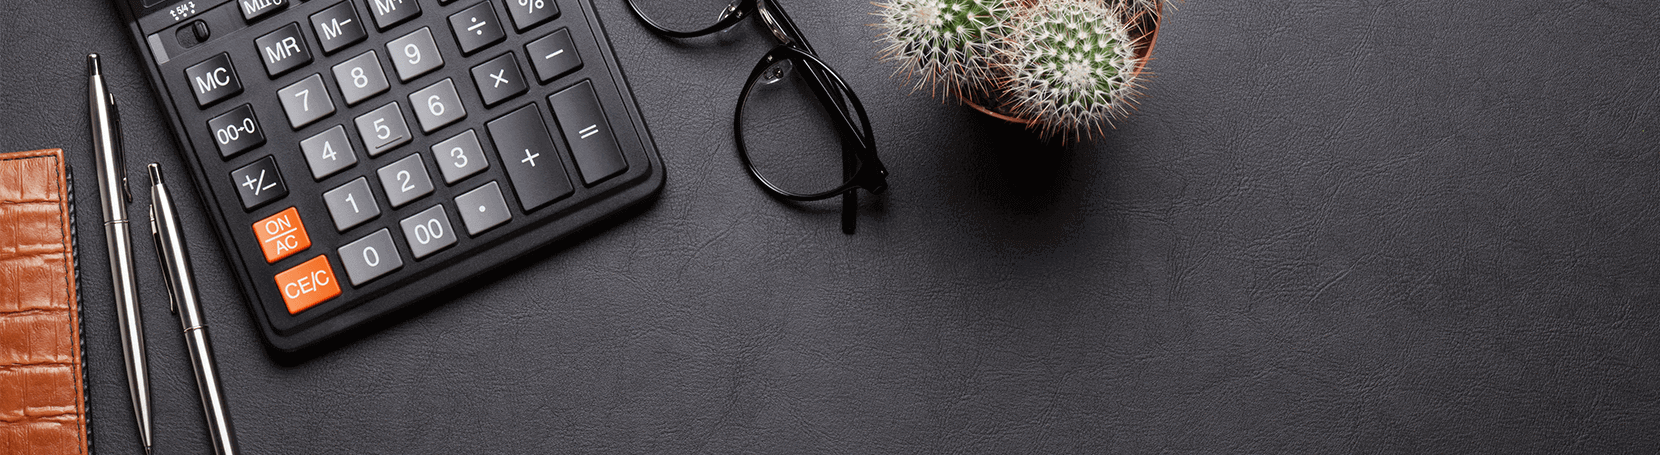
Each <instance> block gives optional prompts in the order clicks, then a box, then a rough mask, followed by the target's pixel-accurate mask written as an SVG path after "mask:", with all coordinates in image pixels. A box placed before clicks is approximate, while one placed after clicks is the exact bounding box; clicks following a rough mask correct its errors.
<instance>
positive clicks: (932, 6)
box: [877, 0, 1010, 94]
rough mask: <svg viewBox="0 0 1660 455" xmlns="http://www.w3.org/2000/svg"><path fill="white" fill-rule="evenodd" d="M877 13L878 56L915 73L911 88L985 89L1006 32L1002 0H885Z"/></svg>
mask: <svg viewBox="0 0 1660 455" xmlns="http://www.w3.org/2000/svg"><path fill="white" fill-rule="evenodd" d="M878 6H880V7H881V11H880V12H878V13H877V15H879V16H882V19H883V20H882V23H881V24H878V26H879V27H881V28H882V38H881V39H882V41H883V42H884V43H885V44H886V47H885V48H884V49H883V50H882V58H883V60H887V61H890V62H896V63H898V64H899V69H898V71H897V72H898V73H905V74H906V75H907V77H908V78H909V77H915V85H913V86H912V89H913V90H919V89H922V88H923V87H927V88H928V89H929V91H930V92H932V91H934V90H942V91H944V92H945V93H947V94H952V93H957V94H960V93H965V92H975V91H984V90H988V89H990V88H991V87H992V83H993V81H994V80H995V78H994V76H993V74H992V72H991V71H992V62H991V60H990V59H991V58H993V57H994V56H995V54H996V50H997V48H998V47H1000V45H1001V43H1002V40H1003V39H1004V37H1005V36H1006V35H1007V34H1008V31H1007V22H1008V19H1009V16H1010V10H1009V8H1007V7H1005V6H1003V1H1002V0H890V1H888V2H885V3H881V4H878Z"/></svg>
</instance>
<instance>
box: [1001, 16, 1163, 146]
mask: <svg viewBox="0 0 1660 455" xmlns="http://www.w3.org/2000/svg"><path fill="white" fill-rule="evenodd" d="M1113 3H1114V4H1115V6H1112V7H1109V6H1107V5H1106V4H1104V3H1102V2H1100V1H1096V0H1048V1H1044V2H1041V3H1039V4H1038V5H1034V6H1033V7H1031V8H1024V9H1022V10H1021V11H1020V12H1019V13H1018V14H1017V15H1016V16H1015V17H1014V18H1013V19H1012V22H1011V26H1012V32H1011V33H1010V35H1009V45H1008V46H1005V47H1003V48H1002V52H1003V55H1002V56H1001V57H1000V58H999V59H998V62H999V63H998V64H999V65H1002V66H1001V68H1000V69H1001V70H1002V71H1001V73H1002V76H1001V77H1002V80H1001V81H1000V82H1001V85H1002V88H1003V90H1004V93H1005V94H1006V95H1007V96H1008V100H1009V109H1010V110H1011V111H1012V113H1013V114H1015V116H1017V117H1020V118H1024V119H1028V120H1030V121H1031V122H1032V127H1033V128H1036V129H1038V130H1040V131H1041V132H1042V133H1043V134H1044V135H1046V136H1054V135H1056V134H1057V133H1059V134H1062V135H1065V136H1068V137H1085V136H1091V135H1093V132H1096V131H1100V130H1101V129H1102V127H1103V126H1105V124H1107V123H1109V122H1110V121H1111V120H1112V119H1114V118H1118V117H1122V116H1124V115H1126V114H1127V113H1128V112H1129V108H1130V104H1131V103H1132V102H1133V97H1134V96H1136V94H1137V85H1136V84H1137V80H1136V79H1137V73H1136V65H1137V63H1138V62H1137V59H1136V55H1135V52H1136V43H1135V42H1133V41H1132V40H1131V39H1130V36H1129V29H1128V27H1126V26H1125V24H1124V23H1123V19H1122V17H1123V15H1122V14H1121V11H1122V10H1120V9H1118V8H1125V7H1127V6H1129V5H1126V4H1125V3H1119V2H1113ZM1126 3H1137V1H1136V0H1131V1H1129V2H1126ZM1129 7H1133V6H1129Z"/></svg>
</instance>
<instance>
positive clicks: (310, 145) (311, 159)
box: [300, 125, 357, 180]
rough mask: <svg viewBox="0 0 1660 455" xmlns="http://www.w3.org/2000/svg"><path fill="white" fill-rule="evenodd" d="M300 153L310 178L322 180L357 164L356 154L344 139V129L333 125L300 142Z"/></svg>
mask: <svg viewBox="0 0 1660 455" xmlns="http://www.w3.org/2000/svg"><path fill="white" fill-rule="evenodd" d="M300 153H302V154H305V162H306V164H307V165H310V167H311V178H312V179H313V180H322V179H324V178H326V177H328V176H331V175H334V174H335V173H337V172H340V171H344V170H346V168H350V167H352V165H355V164H357V152H356V151H355V150H353V149H352V141H350V140H348V139H346V127H344V126H340V125H335V126H334V127H333V128H329V129H328V130H326V131H323V132H321V133H317V135H316V136H312V137H310V138H307V139H306V140H304V141H300Z"/></svg>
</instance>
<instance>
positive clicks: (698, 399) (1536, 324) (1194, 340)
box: [0, 0, 1660, 455]
mask: <svg viewBox="0 0 1660 455" xmlns="http://www.w3.org/2000/svg"><path fill="white" fill-rule="evenodd" d="M311 1H326V0H311ZM492 1H494V0H492ZM781 1H782V2H783V3H784V4H785V6H786V7H787V8H788V10H789V13H790V14H791V16H793V17H794V18H795V19H796V22H797V23H798V24H799V25H800V26H801V28H802V29H803V30H804V32H805V33H807V35H808V37H809V38H811V40H812V42H813V45H814V46H815V47H817V48H818V49H819V51H820V53H821V54H822V55H823V58H824V60H825V61H826V62H827V63H829V64H830V65H831V66H832V67H834V68H835V69H836V70H837V71H838V72H839V73H840V74H842V75H843V76H844V77H845V78H846V79H847V82H848V84H849V85H850V86H851V87H853V88H854V89H855V90H857V93H858V95H859V96H860V97H861V99H863V101H864V103H865V105H866V108H867V109H868V111H869V112H870V115H871V117H872V119H873V121H874V123H875V135H876V138H877V143H878V145H879V146H880V152H879V153H881V157H882V159H883V161H884V162H885V163H886V164H887V166H888V169H889V170H890V171H891V172H892V175H891V176H890V178H889V184H890V188H889V189H888V191H887V192H886V193H884V194H882V195H879V196H875V197H872V196H869V195H861V197H860V203H861V208H860V214H859V215H860V218H859V233H858V234H857V235H853V236H846V235H843V234H841V232H840V229H839V216H840V213H839V208H840V207H839V206H838V203H837V202H836V201H826V202H825V203H822V204H788V203H783V202H780V201H778V200H776V199H773V198H770V197H768V196H766V195H765V194H764V193H763V192H761V191H760V190H759V189H758V188H757V187H756V185H755V183H754V182H752V181H750V180H749V179H748V178H747V176H746V175H745V174H744V171H743V168H742V166H741V165H740V164H739V162H738V158H737V156H736V151H735V147H734V145H733V138H732V132H731V125H732V113H733V104H734V103H735V101H736V98H737V94H738V92H739V90H740V89H741V88H742V84H743V78H744V76H745V75H747V74H748V72H749V71H750V69H751V68H752V67H753V65H754V64H755V61H756V59H758V58H759V57H760V56H761V55H762V54H763V53H765V52H766V50H767V49H769V48H770V47H771V43H770V42H769V41H768V39H767V36H768V35H767V33H766V31H765V30H764V27H763V26H761V25H760V23H759V22H757V21H756V20H754V19H747V20H745V21H744V22H743V23H741V24H740V25H739V26H737V27H735V28H733V29H732V30H730V31H727V32H724V33H722V34H720V35H718V36H714V37H710V38H705V39H696V40H670V39H663V38H660V37H657V36H653V35H651V34H648V33H646V32H645V31H644V29H643V28H642V27H641V26H640V25H639V24H638V23H636V22H635V21H634V20H633V19H632V18H631V17H630V16H629V15H628V13H627V11H626V10H625V9H624V8H625V7H624V5H623V3H622V1H621V0H599V1H598V4H599V10H600V14H601V18H602V19H603V20H604V21H605V22H606V24H607V26H608V27H610V28H611V33H612V36H613V38H614V40H615V47H616V49H617V51H618V54H619V56H620V59H621V62H622V65H623V69H624V70H625V71H626V73H627V74H628V76H629V77H630V78H631V82H632V83H633V87H634V91H635V94H636V96H637V97H638V98H639V100H640V103H641V110H642V111H643V112H644V115H645V118H646V122H647V124H648V125H649V126H650V127H651V129H652V131H653V133H654V135H655V138H656V140H657V142H658V144H659V145H660V147H661V149H662V154H663V159H664V161H665V164H666V168H667V169H666V170H667V175H668V180H667V184H666V186H665V188H664V191H663V194H662V197H661V198H660V199H659V200H658V201H657V202H656V203H655V204H654V205H652V206H650V207H648V208H645V209H643V210H641V211H640V212H639V213H637V214H634V215H633V216H630V217H627V218H625V219H622V220H619V221H617V222H615V223H610V226H609V227H607V228H606V229H603V230H599V231H595V232H592V233H589V234H587V235H584V236H581V238H579V239H577V240H576V241H572V242H567V243H565V244H562V245H560V246H558V247H555V248H550V249H547V250H545V251H541V252H538V253H536V254H534V255H533V257H532V258H530V259H527V260H524V261H520V262H518V263H514V264H512V265H510V266H509V267H507V268H506V269H503V270H502V271H501V272H500V273H495V274H492V277H491V278H489V279H486V280H482V281H481V282H479V283H478V284H477V288H475V289H473V290H471V291H470V292H464V293H457V294H455V295H453V296H450V298H446V299H442V302H441V304H439V305H437V306H434V307H433V308H431V309H430V310H427V311H425V312H422V313H420V314H417V315H415V316H413V317H411V318H409V319H408V320H405V321H403V322H401V323H398V324H396V325H393V326H391V327H389V328H387V329H385V330H382V331H380V332H377V333H374V334H372V335H369V336H367V337H365V338H363V339H360V340H357V341H355V342H353V343H351V344H349V345H346V346H343V347H341V348H340V349H337V350H335V351H333V352H330V353H328V354H325V355H323V356H321V357H318V358H315V359H312V360H310V361H307V362H304V363H300V364H297V365H285V364H281V363H277V362H275V361H273V360H272V359H271V358H270V357H269V356H267V355H266V354H265V352H264V351H263V349H262V348H261V346H260V342H259V340H258V335H257V332H256V330H255V328H254V326H253V323H252V321H251V320H250V317H249V315H248V309H247V308H246V304H245V302H244V300H243V297H242V296H241V295H239V294H238V291H236V290H235V287H234V286H233V285H232V282H231V281H230V280H231V277H230V275H229V274H228V273H226V272H225V270H226V267H227V263H226V262H225V260H224V258H223V255H222V251H223V250H222V249H221V248H220V246H219V245H218V244H217V243H216V240H214V239H213V235H212V234H211V232H210V231H209V229H208V225H207V222H206V220H205V218H204V217H203V216H202V208H201V204H200V203H199V202H198V201H197V200H196V199H195V198H192V197H187V196H185V197H179V198H178V199H179V211H180V213H181V216H182V218H183V220H184V222H185V223H184V228H185V231H186V234H187V236H188V238H189V239H190V241H191V245H190V251H191V253H192V255H193V256H192V259H193V260H194V261H195V262H194V264H195V268H196V272H197V274H198V279H199V280H198V284H199V286H200V291H201V294H202V298H203V300H204V305H205V309H204V311H205V315H206V318H207V322H208V324H209V325H210V326H211V327H212V330H213V341H214V347H215V349H216V351H217V352H216V354H218V359H219V362H220V364H219V366H220V371H221V373H222V374H223V376H224V381H225V392H226V395H227V401H228V402H229V403H230V411H231V413H232V414H233V416H234V418H235V419H236V428H237V431H238V434H237V436H238V437H239V442H240V443H241V444H242V448H243V449H244V450H245V451H246V452H247V453H262V454H264V453H270V454H358V453H374V454H428V453H431V454H448V453H615V452H621V453H956V452H963V453H1562V452H1568V453H1649V452H1653V451H1654V450H1655V448H1656V447H1660V432H1657V431H1654V430H1655V429H1656V428H1660V261H1656V258H1660V240H1657V239H1660V234H1657V233H1660V202H1657V201H1660V148H1657V146H1656V144H1660V137H1657V136H1660V108H1657V106H1660V83H1657V82H1656V79H1655V78H1654V77H1653V75H1655V74H1660V53H1656V52H1655V49H1660V33H1655V24H1660V8H1654V7H1653V5H1652V4H1651V3H1648V2H1643V1H1635V0H1613V1H1604V2H1555V3H1551V2H1515V1H1501V0H1477V1H1460V2H1422V1H1405V0H1368V1H1356V2H1331V1H1312V0H1288V1H1262V0H1226V1H1224V0H1191V1H1187V2H1183V3H1177V4H1176V5H1175V6H1176V9H1175V10H1174V11H1172V12H1170V14H1169V17H1168V18H1166V22H1165V24H1164V25H1163V27H1162V30H1161V32H1160V35H1159V42H1158V49H1157V51H1156V52H1155V54H1154V57H1155V59H1156V60H1154V61H1153V63H1152V65H1151V66H1150V70H1151V71H1153V72H1154V73H1155V79H1153V80H1152V81H1151V82H1150V84H1149V85H1148V87H1147V89H1146V93H1147V96H1146V98H1144V99H1143V100H1142V102H1141V107H1140V109H1139V111H1138V112H1136V113H1135V114H1134V115H1132V116H1130V117H1129V118H1127V119H1124V120H1122V121H1119V122H1117V123H1116V128H1115V129H1113V130H1110V132H1109V134H1108V135H1106V136H1105V137H1102V138H1099V139H1097V140H1095V141H1093V142H1090V143H1077V144H1070V145H1062V144H1048V145H1046V144H1043V143H1041V142H1039V141H1037V140H1036V139H1034V138H1033V136H1032V135H1031V134H1028V133H1026V132H1024V131H1023V130H1021V129H1019V128H1016V127H1013V126H1010V125H1007V124H1004V123H1000V122H998V121H995V120H991V119H989V118H987V117H985V116H983V115H980V114H977V113H975V112H973V111H972V110H971V109H969V108H966V107H963V106H957V105H954V104H951V103H942V102H940V101H939V100H937V99H934V98H930V97H929V96H928V95H927V93H912V92H911V91H910V90H909V89H908V86H907V85H906V83H905V81H904V80H903V79H901V78H896V77H894V76H892V71H893V66H892V65H889V64H886V63H882V62H880V61H878V60H877V59H876V55H877V53H878V51H879V50H880V48H881V45H880V44H878V43H876V42H875V39H876V36H877V31H876V30H874V29H873V28H872V27H870V26H869V25H868V24H871V23H873V22H875V21H877V18H876V17H875V16H872V15H871V14H870V13H872V12H874V11H875V8H876V7H875V6H873V5H871V4H870V3H869V2H868V1H867V0H825V1H816V0H803V1H791V0H781ZM452 5H462V6H464V5H465V2H457V3H455V4H452ZM428 14H431V13H428ZM712 14H713V13H711V16H712ZM0 25H3V26H0V42H3V43H5V45H4V46H0V68H5V69H4V70H3V71H0V83H3V84H4V87H3V90H0V91H3V92H5V93H6V94H7V95H6V96H0V149H7V150H25V149H30V148H39V147H42V146H46V145H61V146H63V147H65V149H66V151H67V154H68V155H69V158H70V161H71V162H72V163H73V165H74V167H75V168H77V169H92V168H93V162H92V157H91V151H90V150H91V149H90V141H89V138H88V135H87V127H86V107H85V104H86V102H85V96H86V95H85V92H86V86H85V77H84V75H85V73H84V71H85V70H84V65H85V63H84V60H83V59H84V56H85V54H86V53H88V52H94V51H95V52H99V53H100V54H102V55H103V56H104V64H105V71H106V73H107V74H109V77H110V79H111V81H112V84H113V86H112V90H113V91H114V93H115V96H116V97H117V99H118V101H119V102H121V103H123V104H122V113H123V115H124V117H123V126H124V128H125V132H126V139H127V141H126V144H127V146H128V149H129V156H128V163H127V166H128V169H129V173H130V174H131V175H142V173H140V172H137V171H138V170H141V169H143V165H144V164H146V163H149V162H152V161H155V162H159V163H161V166H162V167H163V168H164V170H165V172H166V173H167V174H168V175H185V174H184V173H185V172H186V171H185V168H184V166H183V165H182V163H181V161H180V158H179V156H178V155H177V153H178V152H177V150H176V148H175V145H174V143H173V141H172V139H171V138H170V135H169V133H168V132H167V130H165V129H164V123H163V121H162V118H161V117H160V115H159V112H160V110H159V109H158V106H157V105H156V104H155V103H156V100H155V99H154V98H153V97H152V96H151V95H149V88H148V87H147V86H146V84H147V83H146V82H144V80H145V78H144V76H143V73H142V72H141V71H140V70H141V68H142V67H141V66H140V63H141V62H139V61H138V60H137V58H136V57H135V56H134V54H133V52H132V49H133V48H132V46H133V44H132V43H131V42H130V39H129V38H128V37H127V33H126V30H125V29H124V28H123V26H122V24H120V23H119V21H118V20H117V18H116V14H115V13H114V12H113V11H112V10H110V9H109V8H108V7H107V6H106V5H105V4H104V2H102V1H101V0H62V1H46V0H21V1H17V0H12V1H0ZM256 72H257V71H256ZM175 180H177V181H179V182H180V183H178V184H176V185H175V188H174V191H175V192H176V193H177V194H180V195H189V194H193V193H194V192H195V191H196V189H195V188H194V187H193V184H192V183H190V182H188V181H184V179H175ZM171 182H172V181H170V183H171ZM76 185H77V186H78V188H77V190H78V192H80V193H81V194H96V193H97V190H98V189H97V185H96V183H95V182H92V181H91V180H88V179H81V180H80V181H78V182H77V183H76ZM133 197H134V198H135V199H136V200H145V199H146V198H148V197H149V195H148V191H147V190H146V189H145V188H142V187H141V186H138V187H134V188H133ZM134 209H135V213H142V210H143V206H142V204H137V205H135V206H134ZM77 210H79V214H78V215H79V216H78V220H79V223H80V227H81V229H80V230H79V232H80V235H81V241H82V245H101V242H102V241H103V238H102V234H101V232H102V231H101V230H99V229H96V228H95V226H97V220H98V219H99V215H98V212H97V207H96V205H95V204H80V205H79V207H78V208H77ZM134 243H135V244H136V245H137V246H136V254H137V258H136V259H135V260H136V261H139V262H138V263H140V264H150V263H153V261H154V260H155V259H154V254H155V252H154V251H153V248H152V247H151V246H150V244H149V243H148V242H142V241H136V242H134ZM101 250H102V248H82V250H81V251H80V257H81V260H82V261H83V263H86V264H103V263H104V262H103V261H105V260H106V259H105V257H104V253H103V252H102V251H101ZM83 272H84V273H85V275H84V276H83V277H82V278H84V280H83V281H84V282H85V283H86V285H87V286H86V288H85V289H84V292H83V295H82V296H83V298H84V300H85V302H86V303H87V305H88V311H87V312H86V315H87V316H86V317H87V341H88V346H87V364H88V365H89V367H90V371H89V374H90V378H91V379H90V383H91V392H92V393H91V395H92V397H91V403H92V406H93V415H94V416H95V418H94V420H93V421H92V425H93V430H94V431H93V432H94V433H95V434H97V435H98V438H97V440H96V441H95V444H96V449H97V451H98V452H99V453H109V454H124V453H137V452H138V451H139V448H138V444H137V442H136V437H135V436H134V434H135V430H134V424H133V418H132V415H131V412H132V411H131V406H130V405H129V401H128V398H127V389H126V384H125V377H124V374H123V372H122V371H121V367H120V365H121V354H120V347H119V346H120V344H119V342H118V341H117V334H118V331H117V327H116V323H115V313H114V310H113V308H112V307H111V303H110V302H111V301H112V299H111V295H110V289H109V284H108V283H109V277H108V276H107V273H108V272H107V271H106V270H104V268H103V267H85V268H83ZM139 279H140V281H141V283H142V285H143V286H142V289H143V296H142V297H143V301H144V307H145V315H144V316H145V317H144V323H145V325H146V327H147V333H148V335H149V337H148V340H147V341H148V343H149V352H150V358H151V362H152V366H151V377H152V379H153V381H154V382H155V384H156V387H155V391H154V403H155V406H156V415H155V419H156V422H157V427H156V435H157V442H156V453H157V454H158V455H159V454H180V453H202V452H204V451H206V450H208V449H207V447H208V445H207V443H206V432H205V427H204V424H203V422H202V417H201V409H200V404H199V402H198V399H197V398H196V385H195V383H194V382H193V379H192V378H191V375H190V365H189V362H188V360H187V358H186V357H185V352H186V351H185V349H184V345H183V341H182V339H181V338H180V337H179V336H178V335H177V330H178V324H177V321H176V320H175V319H174V318H173V316H172V315H170V314H168V312H167V310H166V302H167V300H166V299H167V297H166V294H165V291H164V290H163V289H162V287H161V276H160V274H159V273H157V272H156V271H154V270H149V269H145V270H141V271H140V275H139Z"/></svg>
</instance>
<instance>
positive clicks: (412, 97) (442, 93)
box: [409, 79, 467, 133]
mask: <svg viewBox="0 0 1660 455" xmlns="http://www.w3.org/2000/svg"><path fill="white" fill-rule="evenodd" d="M409 105H410V106H413V107H412V108H411V109H412V110H414V111H415V120H416V121H417V122H420V124H421V132H424V133H432V132H433V131H437V130H438V129H439V128H443V127H444V126H445V125H449V124H451V123H455V122H457V121H460V120H461V119H464V118H467V109H465V108H463V107H461V95H459V94H457V93H455V83H454V82H450V80H449V79H444V80H441V81H438V83H436V84H432V85H429V86H427V88H423V89H421V90H420V91H417V92H415V93H411V94H409Z"/></svg>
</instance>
